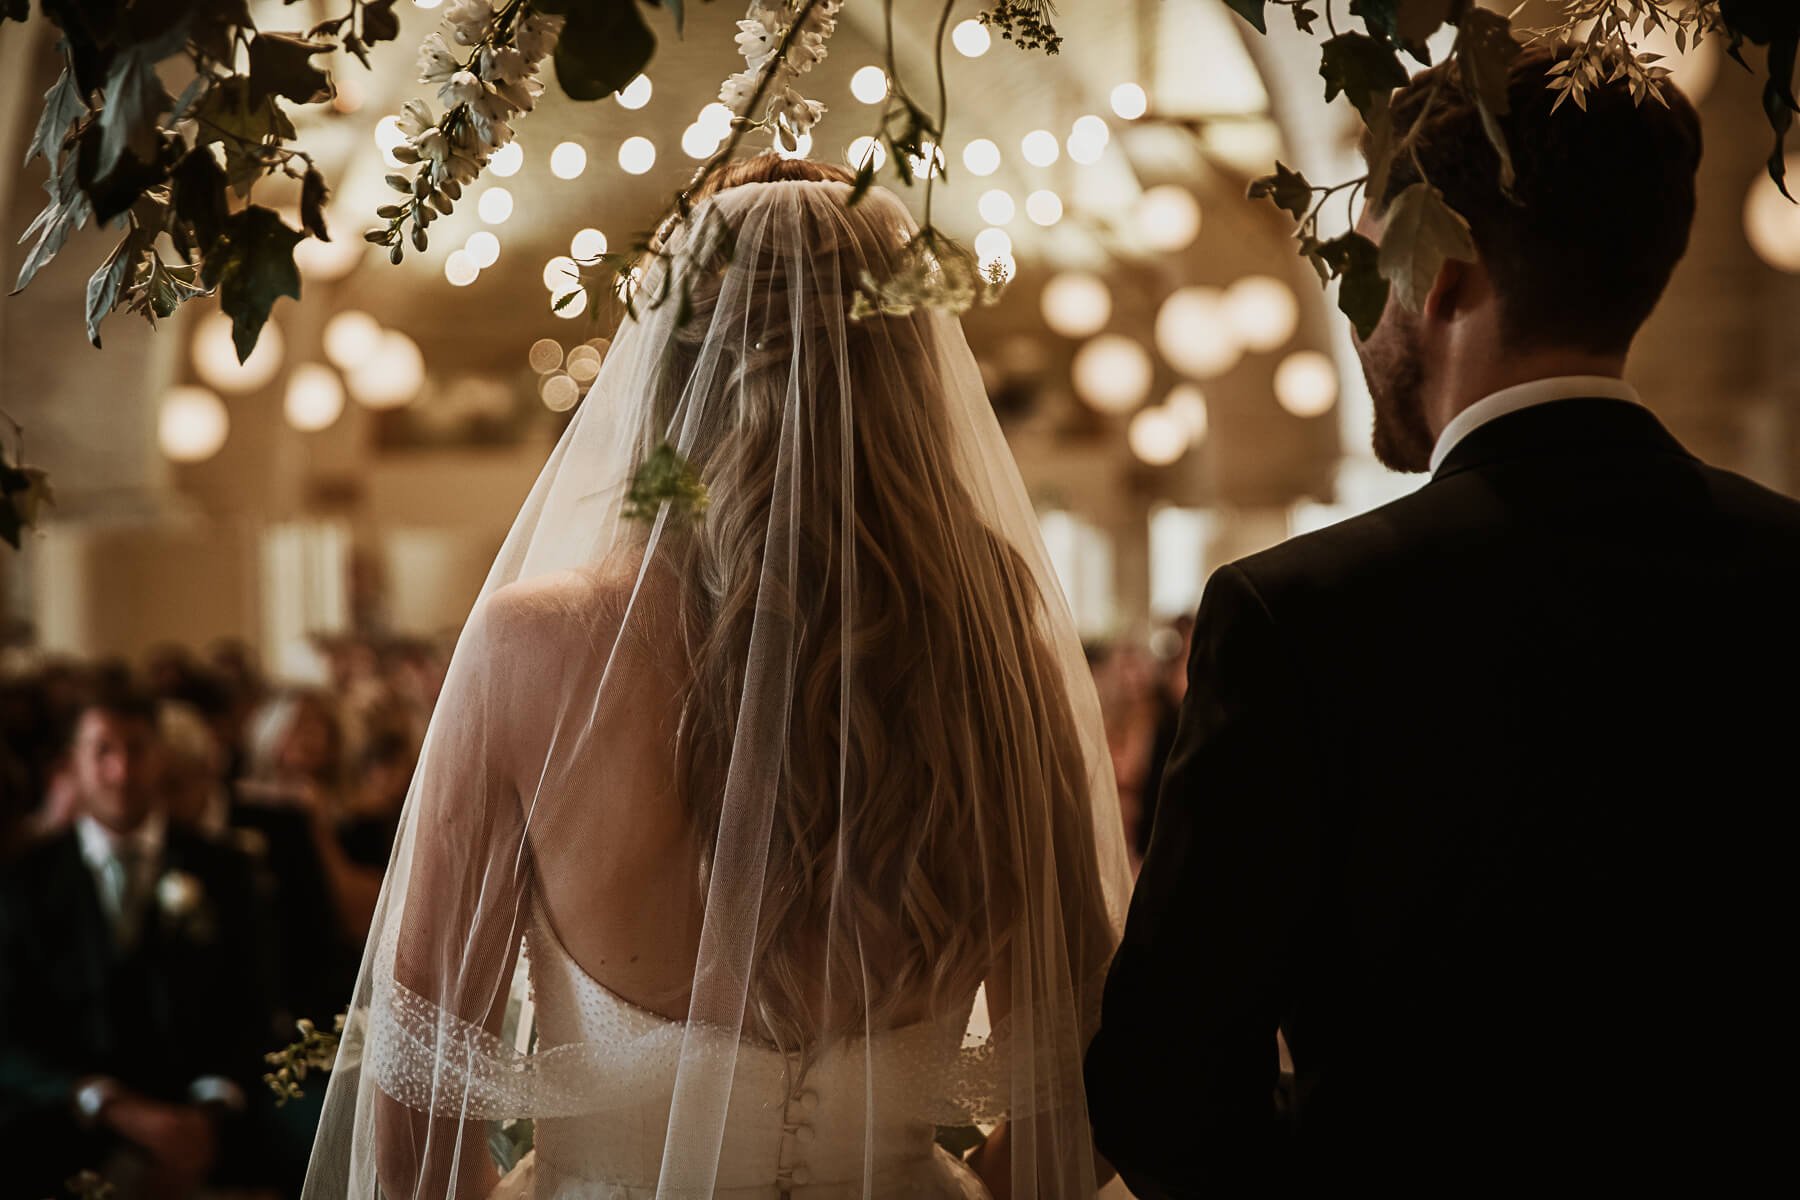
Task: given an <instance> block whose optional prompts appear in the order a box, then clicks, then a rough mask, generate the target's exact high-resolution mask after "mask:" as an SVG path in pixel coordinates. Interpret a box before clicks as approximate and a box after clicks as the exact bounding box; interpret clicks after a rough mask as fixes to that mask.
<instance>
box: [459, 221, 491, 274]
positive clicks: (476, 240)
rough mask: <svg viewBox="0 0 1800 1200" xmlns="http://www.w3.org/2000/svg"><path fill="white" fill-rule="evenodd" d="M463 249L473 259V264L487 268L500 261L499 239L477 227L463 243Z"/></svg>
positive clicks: (483, 268)
mask: <svg viewBox="0 0 1800 1200" xmlns="http://www.w3.org/2000/svg"><path fill="white" fill-rule="evenodd" d="M463 249H464V250H466V251H468V253H469V257H470V258H472V259H474V260H475V265H476V266H478V267H480V268H481V269H482V270H484V271H485V270H487V269H488V268H489V267H491V266H493V265H494V264H495V263H497V262H499V261H500V239H499V238H497V237H495V236H494V235H493V234H491V233H489V232H488V231H487V230H485V229H477V230H476V231H475V232H474V233H471V234H470V235H469V240H468V241H466V242H464V243H463Z"/></svg>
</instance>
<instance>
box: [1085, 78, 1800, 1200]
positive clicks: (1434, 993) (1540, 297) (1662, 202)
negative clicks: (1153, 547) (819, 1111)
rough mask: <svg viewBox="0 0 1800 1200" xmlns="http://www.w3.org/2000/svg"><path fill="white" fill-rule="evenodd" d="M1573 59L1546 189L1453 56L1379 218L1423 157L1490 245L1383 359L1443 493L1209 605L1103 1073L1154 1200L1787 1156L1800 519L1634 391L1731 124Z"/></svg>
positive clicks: (1405, 315)
mask: <svg viewBox="0 0 1800 1200" xmlns="http://www.w3.org/2000/svg"><path fill="white" fill-rule="evenodd" d="M1561 53H1562V52H1560V51H1555V50H1551V49H1548V48H1544V49H1539V50H1535V51H1533V52H1530V53H1528V54H1527V55H1526V56H1524V57H1523V58H1522V59H1521V60H1520V61H1519V62H1518V63H1517V65H1516V66H1515V68H1514V70H1513V73H1512V78H1511V83H1510V95H1511V109H1512V111H1511V115H1510V116H1508V117H1506V118H1505V119H1504V124H1505V127H1506V134H1507V141H1508V143H1509V144H1510V146H1511V147H1512V153H1513V155H1514V158H1515V160H1516V164H1517V171H1518V182H1517V188H1516V194H1517V196H1518V200H1519V202H1518V203H1517V204H1514V203H1512V202H1510V201H1508V200H1507V199H1506V198H1505V197H1503V196H1502V194H1501V190H1500V187H1499V184H1498V181H1497V169H1496V157H1495V155H1494V153H1493V151H1492V150H1491V149H1490V148H1489V146H1488V143H1487V141H1486V139H1485V138H1484V137H1483V134H1482V129H1481V125H1480V119H1479V116H1478V114H1477V113H1476V111H1475V110H1474V109H1473V107H1472V106H1471V105H1470V104H1469V102H1468V100H1467V99H1466V97H1465V93H1464V92H1463V90H1462V88H1461V86H1460V84H1459V82H1458V81H1457V80H1456V79H1455V70H1454V68H1453V67H1452V68H1451V69H1450V70H1449V71H1448V72H1446V71H1443V70H1441V69H1440V70H1435V71H1431V72H1426V73H1425V74H1424V75H1423V76H1421V77H1419V78H1418V79H1416V80H1415V81H1414V82H1413V83H1412V84H1410V85H1409V86H1407V87H1405V88H1403V89H1401V90H1400V91H1399V92H1398V93H1397V94H1396V96H1395V98H1394V106H1393V111H1394V118H1395V124H1396V130H1395V135H1396V137H1405V136H1407V135H1408V134H1409V131H1411V130H1412V129H1413V126H1414V125H1415V124H1416V123H1420V122H1423V123H1424V125H1423V128H1421V129H1420V130H1419V131H1418V133H1419V136H1418V140H1417V142H1416V146H1417V154H1416V157H1415V156H1410V155H1402V156H1401V158H1400V160H1399V161H1398V162H1397V163H1396V165H1395V168H1394V174H1393V178H1392V179H1391V180H1390V181H1389V183H1388V186H1387V191H1386V195H1384V196H1380V197H1373V198H1372V199H1374V200H1375V201H1377V203H1376V205H1375V207H1374V211H1373V212H1372V213H1369V214H1365V216H1364V218H1363V222H1362V229H1363V231H1364V232H1365V233H1367V234H1368V235H1369V236H1370V237H1372V238H1374V239H1375V240H1377V241H1379V240H1380V237H1381V234H1382V228H1383V221H1384V211H1383V210H1384V208H1385V206H1386V204H1387V203H1389V202H1391V201H1392V199H1393V197H1394V196H1395V195H1397V194H1398V193H1399V191H1400V190H1401V189H1402V188H1404V187H1406V186H1407V185H1408V184H1410V183H1413V182H1416V181H1417V180H1418V178H1419V172H1420V171H1421V170H1422V171H1423V172H1424V173H1425V175H1426V177H1427V178H1429V180H1430V181H1431V182H1432V183H1433V184H1434V185H1436V186H1437V187H1438V188H1439V189H1441V190H1442V191H1443V192H1444V194H1445V196H1446V198H1447V199H1448V200H1449V202H1450V204H1451V205H1452V206H1453V207H1454V208H1456V209H1457V211H1459V212H1461V213H1463V214H1465V215H1466V216H1467V218H1468V220H1469V223H1470V225H1471V227H1472V229H1473V232H1474V237H1475V242H1476V245H1477V247H1478V250H1479V256H1478V259H1477V261H1474V262H1454V261H1453V262H1447V263H1445V264H1444V266H1443V267H1442V269H1441V270H1440V271H1439V272H1438V275H1437V278H1436V281H1435V283H1434V284H1433V286H1432V287H1431V289H1430V293H1429V296H1428V297H1427V298H1426V300H1425V302H1424V305H1423V309H1422V311H1421V312H1419V313H1417V314H1413V313H1409V312H1407V311H1405V310H1403V309H1402V308H1400V307H1399V305H1398V304H1397V303H1396V302H1394V301H1391V300H1390V303H1389V305H1388V309H1387V311H1386V313H1385V315H1384V317H1383V319H1382V322H1381V325H1380V327H1379V328H1378V329H1377V330H1376V331H1375V333H1374V335H1373V336H1372V337H1371V338H1369V339H1368V340H1367V341H1364V342H1362V343H1361V344H1360V346H1359V350H1360V353H1361V356H1362V359H1363V366H1364V369H1365V373H1366V374H1367V376H1368V381H1369V386H1370V389H1371V391H1372V392H1373V394H1374V400H1375V410H1376V424H1375V448H1376V452H1377V453H1378V455H1379V456H1380V457H1381V458H1382V459H1383V461H1385V462H1386V463H1387V464H1388V465H1389V466H1391V467H1393V468H1395V469H1397V470H1402V471H1421V472H1423V471H1429V472H1430V474H1431V480H1430V482H1429V483H1427V484H1426V486H1425V487H1423V488H1422V489H1421V490H1420V491H1418V492H1417V493H1415V494H1414V495H1412V496H1409V497H1407V498H1405V499H1402V500H1400V501H1398V502H1396V503H1393V504H1390V505H1388V506H1386V507H1385V508H1381V509H1378V510H1377V511H1375V512H1372V513H1370V514H1368V515H1366V516H1363V517H1360V518H1357V519H1355V520H1351V521H1346V522H1344V523H1343V524H1340V525H1337V526H1335V527H1333V528H1330V529H1326V530H1324V531H1321V532H1318V533H1314V534H1312V535H1310V536H1307V537H1302V538H1297V539H1295V540H1293V541H1290V542H1288V543H1286V544H1285V545H1282V546H1280V547H1277V548H1276V549H1274V550H1271V551H1268V552H1267V553H1264V554H1259V555H1256V556H1254V557H1252V558H1248V559H1245V560H1243V561H1241V562H1238V563H1234V564H1232V565H1230V566H1227V567H1224V568H1222V569H1220V570H1219V571H1218V572H1217V574H1215V575H1214V576H1213V578H1212V580H1211V582H1210V584H1209V585H1208V587H1207V591H1206V596H1205V599H1204V600H1203V602H1202V604H1201V607H1200V613H1199V617H1198V628H1197V629H1196V631H1195V634H1194V648H1193V654H1192V657H1191V659H1190V663H1189V679H1190V683H1189V691H1188V694H1187V699H1186V702H1185V705H1184V708H1183V712H1182V716H1181V723H1180V730H1179V733H1178V735H1177V739H1176V742H1175V746H1174V749H1173V752H1172V754H1171V757H1170V760H1169V765H1168V769H1167V773H1166V775H1165V778H1164V784H1163V790H1162V795H1161V801H1160V805H1159V807H1158V810H1157V818H1156V826H1155V832H1154V835H1153V838H1152V841H1151V845H1150V850H1149V854H1148V857H1147V859H1146V861H1145V863H1144V867H1143V873H1142V876H1141V878H1140V880H1139V883H1138V887H1137V892H1136V895H1135V897H1134V899H1133V901H1132V906H1131V914H1130V919H1129V922H1128V924H1127V926H1126V930H1125V938H1124V944H1123V945H1122V947H1121V948H1120V950H1119V954H1118V958H1117V960H1116V962H1115V964H1114V966H1113V968H1112V974H1111V977H1110V980H1109V982H1108V986H1107V989H1106V1000H1105V1008H1104V1013H1103V1016H1102V1022H1101V1029H1100V1033H1099V1035H1098V1037H1097V1038H1096V1040H1095V1042H1094V1044H1093V1046H1092V1049H1091V1051H1090V1052H1089V1055H1088V1060H1087V1079H1088V1087H1089V1091H1090V1109H1091V1111H1092V1113H1093V1117H1094V1122H1095V1128H1096V1138H1097V1143H1098V1146H1099V1148H1100V1150H1101V1152H1102V1153H1103V1154H1104V1155H1105V1156H1106V1157H1107V1158H1108V1159H1109V1160H1110V1161H1111V1162H1112V1163H1113V1164H1115V1165H1116V1166H1117V1167H1118V1169H1119V1171H1120V1173H1121V1174H1122V1175H1123V1176H1124V1178H1125V1181H1126V1182H1127V1183H1128V1184H1129V1185H1130V1186H1131V1188H1132V1190H1133V1191H1134V1192H1135V1194H1136V1195H1138V1196H1139V1197H1140V1198H1142V1200H1149V1198H1151V1197H1161V1196H1198V1195H1207V1194H1220V1195H1234V1194H1238V1192H1239V1189H1238V1188H1236V1187H1234V1186H1233V1184H1234V1183H1247V1182H1253V1183H1254V1184H1255V1186H1256V1187H1257V1189H1258V1190H1262V1191H1268V1190H1275V1191H1277V1192H1279V1191H1281V1190H1283V1189H1285V1188H1288V1187H1292V1186H1295V1185H1296V1184H1298V1183H1300V1182H1311V1183H1317V1184H1323V1185H1328V1186H1332V1187H1334V1188H1338V1189H1341V1188H1343V1187H1345V1186H1347V1185H1351V1184H1354V1183H1372V1184H1375V1185H1377V1186H1381V1187H1382V1188H1383V1189H1384V1190H1385V1191H1389V1192H1393V1191H1405V1192H1412V1191H1427V1190H1428V1191H1429V1192H1431V1193H1432V1194H1435V1195H1446V1196H1450V1195H1462V1194H1467V1193H1468V1192H1471V1191H1487V1190H1491V1189H1500V1188H1505V1189H1507V1190H1516V1189H1518V1188H1521V1187H1530V1188H1532V1189H1533V1190H1538V1189H1544V1188H1549V1187H1552V1186H1571V1185H1573V1186H1581V1185H1584V1184H1589V1185H1591V1184H1593V1183H1601V1182H1602V1181H1603V1183H1602V1186H1604V1187H1606V1189H1607V1190H1608V1191H1609V1192H1612V1193H1613V1194H1622V1192H1620V1191H1618V1190H1617V1189H1621V1188H1622V1187H1623V1185H1624V1184H1626V1183H1627V1181H1629V1180H1631V1179H1633V1178H1634V1177H1644V1178H1646V1179H1650V1180H1654V1181H1657V1182H1660V1183H1663V1184H1664V1185H1670V1184H1675V1185H1677V1186H1681V1185H1680V1184H1679V1183H1678V1182H1677V1181H1680V1180H1683V1179H1684V1178H1687V1177H1689V1176H1695V1177H1698V1178H1701V1179H1704V1180H1706V1181H1707V1183H1708V1185H1709V1186H1710V1187H1711V1188H1713V1189H1722V1190H1719V1191H1717V1192H1716V1194H1731V1190H1732V1189H1731V1187H1730V1183H1729V1181H1730V1180H1732V1179H1734V1178H1738V1177H1743V1178H1751V1177H1753V1172H1754V1171H1755V1170H1756V1169H1757V1167H1758V1165H1759V1162H1761V1161H1763V1160H1766V1159H1767V1157H1768V1156H1770V1155H1771V1154H1773V1153H1775V1152H1776V1150H1777V1148H1778V1147H1780V1146H1782V1145H1784V1144H1785V1140H1786V1134H1785V1123H1784V1124H1783V1125H1782V1126H1779V1127H1778V1126H1777V1125H1776V1121H1777V1112H1778V1103H1777V1099H1776V1098H1777V1097H1780V1096H1784V1095H1786V1094H1787V1092H1788V1089H1791V1087H1792V1086H1793V1083H1792V1077H1791V1075H1789V1074H1788V1070H1789V1066H1790V1061H1789V1056H1787V1055H1786V1053H1785V1052H1781V1051H1778V1049H1777V1046H1778V1045H1780V1044H1785V1042H1786V1035H1785V1033H1783V1034H1780V1035H1778V1036H1777V1037H1770V1036H1765V1033H1764V1029H1765V1027H1766V1026H1767V1025H1769V1024H1773V1025H1776V1026H1781V1025H1785V1024H1786V1023H1787V1022H1788V1019H1789V1016H1788V1014H1789V1011H1790V1009H1791V1005H1789V1004H1788V1003H1786V1002H1785V1000H1784V999H1783V998H1784V997H1789V996H1791V989H1789V988H1787V987H1785V986H1784V987H1782V988H1780V989H1779V990H1778V989H1777V987H1776V980H1777V979H1779V978H1782V977H1785V976H1786V967H1787V965H1788V964H1787V963H1786V962H1785V961H1784V960H1785V959H1787V958H1788V957H1790V950H1789V947H1790V946H1791V944H1792V940H1793V933H1792V929H1791V926H1790V925H1789V923H1788V921H1787V912H1788V904H1787V892H1788V890H1789V888H1788V887H1787V885H1786V884H1785V883H1783V882H1782V881H1783V880H1785V879H1786V878H1787V877H1788V874H1789V871H1790V870H1791V867H1790V864H1789V860H1790V858H1791V856H1792V855H1793V853H1794V852H1795V848H1794V842H1793V840H1792V838H1791V837H1790V836H1789V834H1788V832H1787V831H1788V830H1789V829H1790V828H1791V826H1792V817H1791V810H1792V806H1793V802H1794V798H1795V792H1796V786H1795V784H1796V777H1797V773H1800V756H1797V755H1796V753H1795V749H1794V747H1795V746H1796V744H1797V740H1800V704H1797V703H1796V694H1797V689H1800V504H1796V503H1795V502H1794V501H1792V500H1788V499H1785V498H1783V497H1781V496H1778V495H1775V494H1773V493H1771V492H1769V491H1765V490H1764V489H1762V488H1760V487H1758V486H1756V485H1755V484H1752V483H1750V482H1748V481H1746V480H1744V479H1741V478H1739V477H1738V476H1735V475H1732V474H1729V473H1728V472H1725V471H1721V470H1718V469H1715V468H1713V467H1709V466H1707V465H1705V464H1704V463H1701V462H1699V461H1697V460H1696V459H1695V458H1693V457H1692V456H1691V455H1690V454H1688V453H1687V451H1685V450H1684V449H1683V448H1682V447H1681V445H1680V444H1679V443H1678V442H1677V441H1676V440H1675V439H1674V438H1673V437H1671V436H1670V435H1669V433H1668V432H1667V431H1666V430H1665V429H1664V428H1663V427H1662V425H1661V424H1660V423H1659V422H1658V421H1657V419H1656V417H1655V416H1653V415H1652V414H1651V412H1650V410H1649V409H1647V408H1645V407H1644V406H1643V405H1642V404H1641V403H1640V402H1639V399H1638V396H1637V393H1636V392H1635V391H1634V390H1633V388H1632V387H1631V385H1630V384H1627V383H1626V382H1624V381H1623V379H1622V378H1621V376H1622V375H1623V374H1624V371H1625V363H1626V351H1627V349H1628V348H1629V346H1630V344H1631V342H1632V340H1633V337H1634V335H1635V334H1636V333H1637V331H1638V328H1639V326H1640V325H1641V324H1642V323H1643V322H1644V320H1645V318H1647V317H1648V316H1649V314H1650V311H1651V309H1652V308H1653V307H1654V306H1655V304H1656V302H1657V300H1658V298H1659V296H1660V295H1661V293H1662V290H1663V287H1664V284H1665V283H1666V282H1667V280H1668V278H1669V275H1670V273H1671V272H1672V271H1673V270H1674V267H1675V264H1676V262H1677V261H1678V260H1679V259H1680V257H1681V255H1682V253H1683V252H1684V250H1685V248H1686V245H1687V238H1688V229H1689V225H1690V223H1691V221H1692V217H1693V212H1694V173H1695V168H1696V166H1697V164H1698V161H1699V157H1700V130H1699V123H1698V120H1697V118H1696V116H1695V113H1694V111H1693V109H1692V107H1691V106H1690V105H1689V104H1688V102H1687V101H1686V100H1685V99H1684V98H1683V97H1681V96H1680V95H1678V94H1676V93H1675V91H1674V89H1672V88H1670V89H1668V91H1669V95H1668V104H1667V105H1666V106H1665V105H1663V104H1660V103H1657V102H1656V101H1654V100H1651V101H1647V102H1646V103H1644V104H1642V105H1634V104H1633V103H1632V102H1631V100H1630V97H1629V95H1628V93H1627V90H1626V85H1625V84H1624V83H1618V84H1613V85H1608V86H1604V87H1601V88H1599V89H1597V90H1596V91H1595V92H1594V93H1592V94H1591V95H1590V97H1589V99H1588V103H1587V111H1586V112H1585V113H1583V112H1581V111H1578V110H1577V108H1576V106H1574V105H1573V104H1569V105H1565V106H1564V107H1563V109H1562V110H1561V111H1558V112H1556V113H1551V112H1550V106H1551V103H1552V101H1553V99H1554V94H1553V93H1551V92H1549V91H1548V90H1547V89H1546V84H1547V82H1548V81H1549V79H1550V78H1551V77H1552V76H1551V69H1552V67H1553V65H1554V63H1555V62H1556V61H1557V58H1558V57H1559V55H1560V54H1561ZM1446 74H1447V75H1449V76H1450V78H1448V79H1446V80H1445V83H1446V84H1447V85H1448V86H1445V87H1443V88H1441V89H1439V92H1438V95H1437V98H1436V99H1435V100H1432V101H1430V102H1429V104H1428V103H1427V100H1426V97H1427V95H1428V90H1429V88H1430V84H1431V82H1432V80H1433V79H1434V78H1435V77H1437V76H1441V75H1446ZM1696 336H1699V335H1696ZM1745 349H1746V350H1747V349H1748V347H1745ZM1278 1029H1279V1030H1280V1031H1281V1032H1282V1034H1284V1035H1285V1039H1286V1042H1287V1044H1288V1046H1289V1047H1290V1049H1291V1053H1292V1060H1293V1067H1294V1075H1293V1079H1292V1080H1291V1081H1283V1082H1284V1085H1285V1086H1283V1087H1282V1088H1281V1089H1280V1095H1281V1098H1280V1101H1279V1102H1278V1101H1277V1091H1278V1088H1277V1084H1278V1068H1277V1042H1276V1032H1277V1030H1278ZM1553 1181H1554V1183H1553ZM1221 1188H1222V1189H1224V1190H1220V1189H1221Z"/></svg>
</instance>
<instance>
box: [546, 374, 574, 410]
mask: <svg viewBox="0 0 1800 1200" xmlns="http://www.w3.org/2000/svg"><path fill="white" fill-rule="evenodd" d="M538 395H539V396H541V397H542V398H543V401H544V407H545V408H548V409H549V410H550V411H551V412H568V411H569V410H570V409H571V408H574V407H575V402H576V401H577V400H579V399H581V385H580V384H578V383H576V382H575V380H574V379H572V378H570V377H569V376H567V375H564V374H562V373H561V372H560V371H559V372H558V373H556V374H555V375H546V376H544V379H543V382H542V383H540V384H539V385H538Z"/></svg>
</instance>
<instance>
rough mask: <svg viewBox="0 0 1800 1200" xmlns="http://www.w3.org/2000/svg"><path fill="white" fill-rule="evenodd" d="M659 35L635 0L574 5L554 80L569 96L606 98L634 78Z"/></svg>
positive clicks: (560, 42) (558, 53)
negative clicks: (647, 22)
mask: <svg viewBox="0 0 1800 1200" xmlns="http://www.w3.org/2000/svg"><path fill="white" fill-rule="evenodd" d="M655 53H656V37H655V35H654V34H652V33H651V32H650V27H649V26H648V25H646V24H644V17H643V14H642V13H640V12H639V11H638V7H637V5H636V4H635V3H632V2H631V0H623V2H619V3H609V4H589V5H584V6H575V5H571V6H570V9H569V15H568V23H567V24H566V25H564V26H563V31H562V36H561V37H560V38H559V39H558V40H557V43H556V81H557V83H559V84H561V85H562V90H563V92H564V93H565V94H567V95H568V97H569V98H570V99H571V100H602V99H605V98H606V97H607V96H610V95H612V94H613V93H614V92H617V91H619V90H620V89H621V88H623V87H624V86H625V85H626V84H628V83H630V82H631V81H632V80H633V79H635V78H636V77H637V76H638V75H639V74H640V73H642V71H643V69H644V68H645V67H646V66H648V65H649V64H650V59H651V56H652V55H654V54H655Z"/></svg>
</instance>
